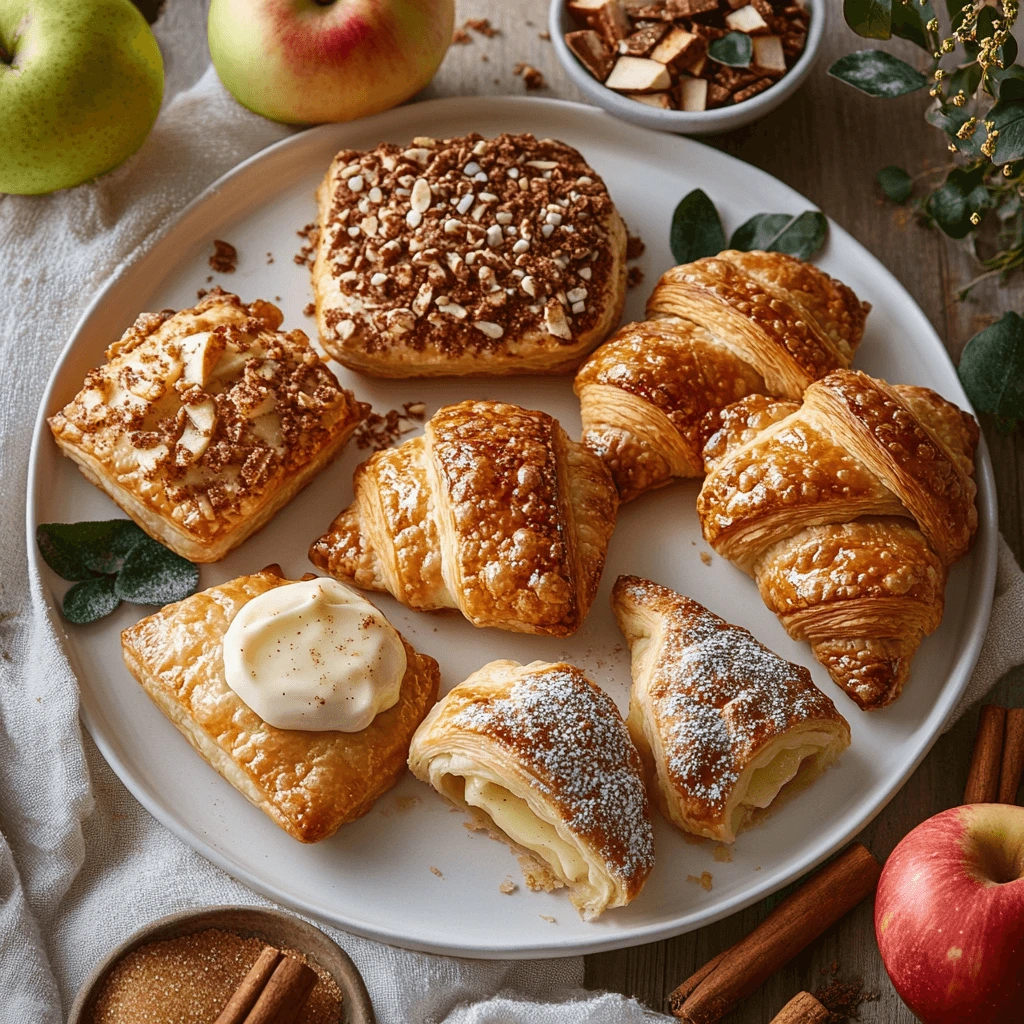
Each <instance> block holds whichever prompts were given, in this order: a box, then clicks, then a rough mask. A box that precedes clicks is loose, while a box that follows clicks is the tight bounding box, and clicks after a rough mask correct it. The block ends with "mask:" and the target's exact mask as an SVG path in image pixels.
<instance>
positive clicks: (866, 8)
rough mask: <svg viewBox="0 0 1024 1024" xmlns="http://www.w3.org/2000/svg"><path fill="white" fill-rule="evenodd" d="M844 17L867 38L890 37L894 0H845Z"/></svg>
mask: <svg viewBox="0 0 1024 1024" xmlns="http://www.w3.org/2000/svg"><path fill="white" fill-rule="evenodd" d="M896 2H897V3H899V0H896ZM843 17H844V18H845V19H846V24H847V25H849V26H850V28H852V29H853V31H854V32H856V33H857V35H859V36H863V37H864V38H865V39H888V38H889V37H890V36H891V35H892V0H843Z"/></svg>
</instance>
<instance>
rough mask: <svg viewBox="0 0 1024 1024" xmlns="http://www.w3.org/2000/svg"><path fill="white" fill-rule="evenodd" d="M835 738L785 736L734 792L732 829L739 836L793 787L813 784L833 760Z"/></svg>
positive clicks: (760, 758) (752, 765)
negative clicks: (757, 815) (752, 817)
mask: <svg viewBox="0 0 1024 1024" xmlns="http://www.w3.org/2000/svg"><path fill="white" fill-rule="evenodd" d="M834 739H835V737H834V736H832V735H831V734H830V733H825V732H800V733H797V734H796V735H792V736H781V737H779V738H778V739H777V740H776V741H775V742H774V743H771V744H769V745H768V747H767V749H766V750H763V751H762V752H761V753H760V754H759V755H758V756H757V757H756V758H754V760H753V761H752V762H751V763H750V765H749V766H748V767H747V770H746V772H745V774H744V776H741V778H740V779H739V781H738V782H737V784H736V788H735V790H734V791H733V795H732V799H731V800H730V803H732V804H733V807H732V814H731V818H730V825H731V828H732V831H733V832H734V833H735V832H736V831H738V830H739V829H740V828H741V827H742V826H743V824H744V823H745V822H746V821H747V820H748V819H749V818H750V817H751V816H752V815H753V814H754V813H755V812H756V811H759V810H764V809H765V808H767V807H768V806H769V805H771V804H772V803H773V802H774V801H775V799H776V798H777V797H778V796H779V794H780V793H781V792H782V790H783V789H785V787H786V786H788V785H790V783H794V782H795V783H796V784H798V785H799V784H800V783H801V782H803V781H809V780H810V779H811V778H813V777H814V776H815V775H817V774H818V772H819V771H820V770H821V769H822V768H824V767H825V765H826V764H828V762H829V761H830V760H831V756H830V755H831V754H832V745H833V741H834Z"/></svg>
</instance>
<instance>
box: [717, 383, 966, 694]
mask: <svg viewBox="0 0 1024 1024" xmlns="http://www.w3.org/2000/svg"><path fill="white" fill-rule="evenodd" d="M718 422H719V429H718V430H717V432H715V433H714V434H713V435H712V436H711V438H710V440H709V441H708V443H707V446H706V448H705V450H704V455H705V463H706V469H707V473H708V475H707V478H706V479H705V481H704V486H703V487H702V489H701V492H700V495H699V497H698V499H697V512H698V514H699V516H700V520H701V527H702V529H703V531H704V537H705V539H706V540H707V541H708V543H709V544H711V545H712V547H714V549H715V550H716V551H717V552H718V553H719V554H721V555H724V556H725V557H726V558H728V559H730V560H731V561H732V562H735V563H736V564H737V565H738V566H739V567H740V568H742V569H744V570H745V571H746V572H748V573H750V574H751V575H752V576H753V577H754V579H755V580H756V581H757V585H758V588H759V590H760V591H761V596H762V598H763V599H764V602H765V604H766V605H767V606H768V607H769V608H771V609H772V611H774V612H775V613H776V614H777V615H778V616H779V618H780V620H781V621H782V624H783V625H784V626H785V628H786V630H787V632H788V633H789V634H790V636H792V637H794V638H795V639H798V640H806V641H808V642H809V643H810V644H811V649H812V650H813V652H814V656H815V657H816V658H817V659H818V661H820V662H821V663H822V665H824V666H825V668H826V669H828V672H829V674H830V675H831V676H832V678H833V679H834V680H835V682H836V683H838V684H839V686H841V687H842V688H843V689H844V690H845V691H846V692H847V693H848V694H849V696H850V697H851V698H853V700H854V701H856V703H857V704H859V705H860V706H861V707H862V708H864V709H866V710H874V709H875V708H880V707H884V706H885V705H886V704H890V703H892V701H894V700H895V699H896V698H897V697H898V696H899V695H900V692H901V690H902V689H903V684H904V683H905V682H906V679H907V675H908V673H909V671H910V662H911V659H912V658H913V656H914V654H915V653H916V651H917V649H918V647H919V646H920V643H921V641H922V640H923V639H924V637H926V636H927V635H928V634H929V633H931V632H932V631H933V630H934V629H935V628H936V627H937V626H938V624H939V622H940V621H941V619H942V606H943V597H944V591H945V585H946V574H947V570H948V568H949V566H950V565H952V564H953V563H954V562H955V561H956V560H957V559H958V558H960V557H961V556H962V555H964V554H965V553H966V552H967V551H968V550H969V548H970V546H971V543H972V542H973V539H974V533H975V530H976V529H977V524H978V514H977V510H976V509H975V505H974V498H975V493H976V490H977V488H976V486H975V483H974V449H975V446H976V445H977V443H978V426H977V424H976V423H975V421H974V419H973V417H971V416H970V415H969V414H968V413H965V412H963V411H961V410H960V409H958V408H957V407H956V406H955V405H953V403H951V402H948V401H946V399H944V398H942V397H941V396H940V395H937V394H936V393H935V392H934V391H930V390H929V389H928V388H921V387H911V386H907V385H899V384H897V385H890V384H886V383H885V382H884V381H881V380H876V379H874V378H872V377H869V376H868V375H867V374H864V373H858V372H856V371H853V370H838V371H836V372H835V373H831V374H829V375H828V376H827V377H825V378H824V379H822V380H820V381H818V382H816V383H814V384H812V385H811V386H810V387H809V388H808V389H807V391H806V392H805V394H804V400H803V404H802V405H797V404H796V403H793V402H778V401H772V400H771V399H768V398H766V397H764V396H760V395H756V396H749V397H747V398H744V399H742V400H741V401H740V402H737V403H736V404H735V405H732V406H730V407H729V408H727V409H725V410H723V411H722V412H721V413H720V414H719V415H718Z"/></svg>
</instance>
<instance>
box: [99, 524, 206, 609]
mask: <svg viewBox="0 0 1024 1024" xmlns="http://www.w3.org/2000/svg"><path fill="white" fill-rule="evenodd" d="M198 585H199V568H198V566H195V565H193V564H192V563H191V562H190V561H188V559H186V558H182V557H181V555H177V554H175V553H174V552H173V551H171V550H170V549H169V548H165V547H164V546H163V545H162V544H158V543H157V542H156V541H155V540H152V539H150V538H149V537H146V538H145V539H144V540H142V541H140V542H139V543H138V544H136V545H135V547H134V548H132V550H131V552H130V553H129V554H128V557H127V558H126V559H125V560H124V567H123V568H122V569H121V571H120V573H118V576H117V582H116V584H115V588H114V589H115V593H116V594H117V596H118V597H119V598H120V599H121V600H123V601H132V602H134V603H135V604H156V605H164V604H170V603H171V602H173V601H181V600H183V599H184V598H186V597H188V596H189V594H194V593H195V591H196V587H197V586H198Z"/></svg>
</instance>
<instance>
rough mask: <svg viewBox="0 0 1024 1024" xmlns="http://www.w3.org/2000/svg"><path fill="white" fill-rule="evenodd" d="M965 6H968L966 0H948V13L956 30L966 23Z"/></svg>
mask: <svg viewBox="0 0 1024 1024" xmlns="http://www.w3.org/2000/svg"><path fill="white" fill-rule="evenodd" d="M965 6H967V4H966V0H946V13H947V14H948V15H949V23H950V26H951V28H952V30H953V31H954V32H955V31H956V30H957V29H958V28H959V27H960V26H961V25H962V24H963V23H964V18H965V17H966V14H965V12H964V7H965Z"/></svg>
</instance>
